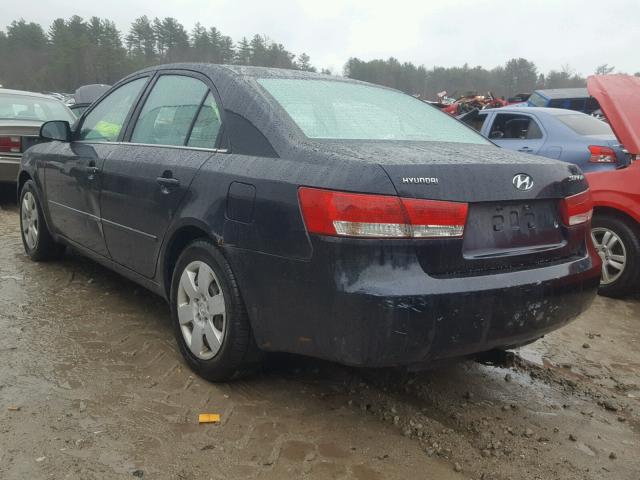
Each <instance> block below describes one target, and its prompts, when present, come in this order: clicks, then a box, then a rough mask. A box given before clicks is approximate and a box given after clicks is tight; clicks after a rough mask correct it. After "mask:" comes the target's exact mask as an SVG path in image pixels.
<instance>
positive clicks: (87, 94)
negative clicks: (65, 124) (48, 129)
mask: <svg viewBox="0 0 640 480" xmlns="http://www.w3.org/2000/svg"><path fill="white" fill-rule="evenodd" d="M109 88H111V85H104V84H102V83H93V84H90V85H83V86H81V87H78V88H77V89H76V91H75V93H74V94H73V97H72V98H71V101H70V102H69V103H68V104H67V105H68V106H69V109H70V110H71V111H72V112H73V114H74V115H75V116H76V117H81V116H82V114H83V113H84V112H85V110H86V109H87V108H89V105H91V104H92V103H93V102H95V101H96V100H97V99H98V98H100V97H101V96H102V94H104V93H106V92H107V91H108V90H109Z"/></svg>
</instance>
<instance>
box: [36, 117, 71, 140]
mask: <svg viewBox="0 0 640 480" xmlns="http://www.w3.org/2000/svg"><path fill="white" fill-rule="evenodd" d="M40 138H42V139H44V140H59V141H61V142H70V141H71V126H70V125H69V122H67V121H66V120H52V121H50V122H44V123H43V124H42V126H41V127H40Z"/></svg>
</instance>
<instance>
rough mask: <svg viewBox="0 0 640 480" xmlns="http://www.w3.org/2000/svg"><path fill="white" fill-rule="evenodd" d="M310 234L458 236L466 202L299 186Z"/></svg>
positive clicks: (393, 236) (463, 223)
mask: <svg viewBox="0 0 640 480" xmlns="http://www.w3.org/2000/svg"><path fill="white" fill-rule="evenodd" d="M298 195H299V198H300V207H301V209H302V215H303V217H304V222H305V224H306V226H307V230H308V231H309V233H316V234H320V235H331V236H341V237H342V236H344V237H370V238H437V237H461V236H462V234H463V233H464V225H465V223H466V220H467V211H468V205H467V204H466V203H460V202H443V201H439V200H416V199H408V198H400V197H395V196H389V195H371V194H363V193H347V192H336V191H332V190H322V189H319V188H308V187H301V188H300V189H299V191H298Z"/></svg>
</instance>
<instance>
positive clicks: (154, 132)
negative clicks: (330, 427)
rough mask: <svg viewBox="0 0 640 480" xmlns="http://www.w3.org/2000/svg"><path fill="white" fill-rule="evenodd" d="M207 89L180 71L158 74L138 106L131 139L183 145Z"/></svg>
mask: <svg viewBox="0 0 640 480" xmlns="http://www.w3.org/2000/svg"><path fill="white" fill-rule="evenodd" d="M207 92H208V88H207V86H206V85H205V84H204V83H203V82H201V81H200V80H198V79H195V78H192V77H184V76H180V75H163V76H161V77H160V78H159V79H158V81H157V82H156V84H155V85H154V86H153V90H151V93H150V94H149V96H148V98H147V100H146V101H145V104H144V107H142V111H141V112H140V116H139V117H138V121H137V122H136V126H135V128H134V130H133V134H132V136H131V141H132V142H133V143H146V144H152V145H185V144H186V142H187V137H188V135H189V132H190V130H191V126H192V124H193V122H194V119H195V118H196V115H197V114H198V111H199V109H200V105H201V104H202V101H203V99H204V98H205V95H206V94H207ZM212 148H213V147H212Z"/></svg>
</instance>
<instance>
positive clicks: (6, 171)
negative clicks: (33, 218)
mask: <svg viewBox="0 0 640 480" xmlns="http://www.w3.org/2000/svg"><path fill="white" fill-rule="evenodd" d="M49 120H66V121H68V122H70V123H73V122H74V121H75V116H74V115H73V113H71V110H69V109H68V108H67V107H66V106H65V105H64V104H63V103H62V102H61V101H59V100H56V99H55V98H52V97H50V96H48V95H44V94H40V93H33V92H23V91H20V90H7V89H4V88H0V182H11V183H15V182H16V180H17V178H18V169H19V168H20V159H21V158H22V153H23V152H24V151H25V150H26V149H27V148H29V147H30V146H31V145H33V144H35V143H36V142H37V141H38V134H39V132H40V125H42V124H43V123H44V122H46V121H49Z"/></svg>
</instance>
